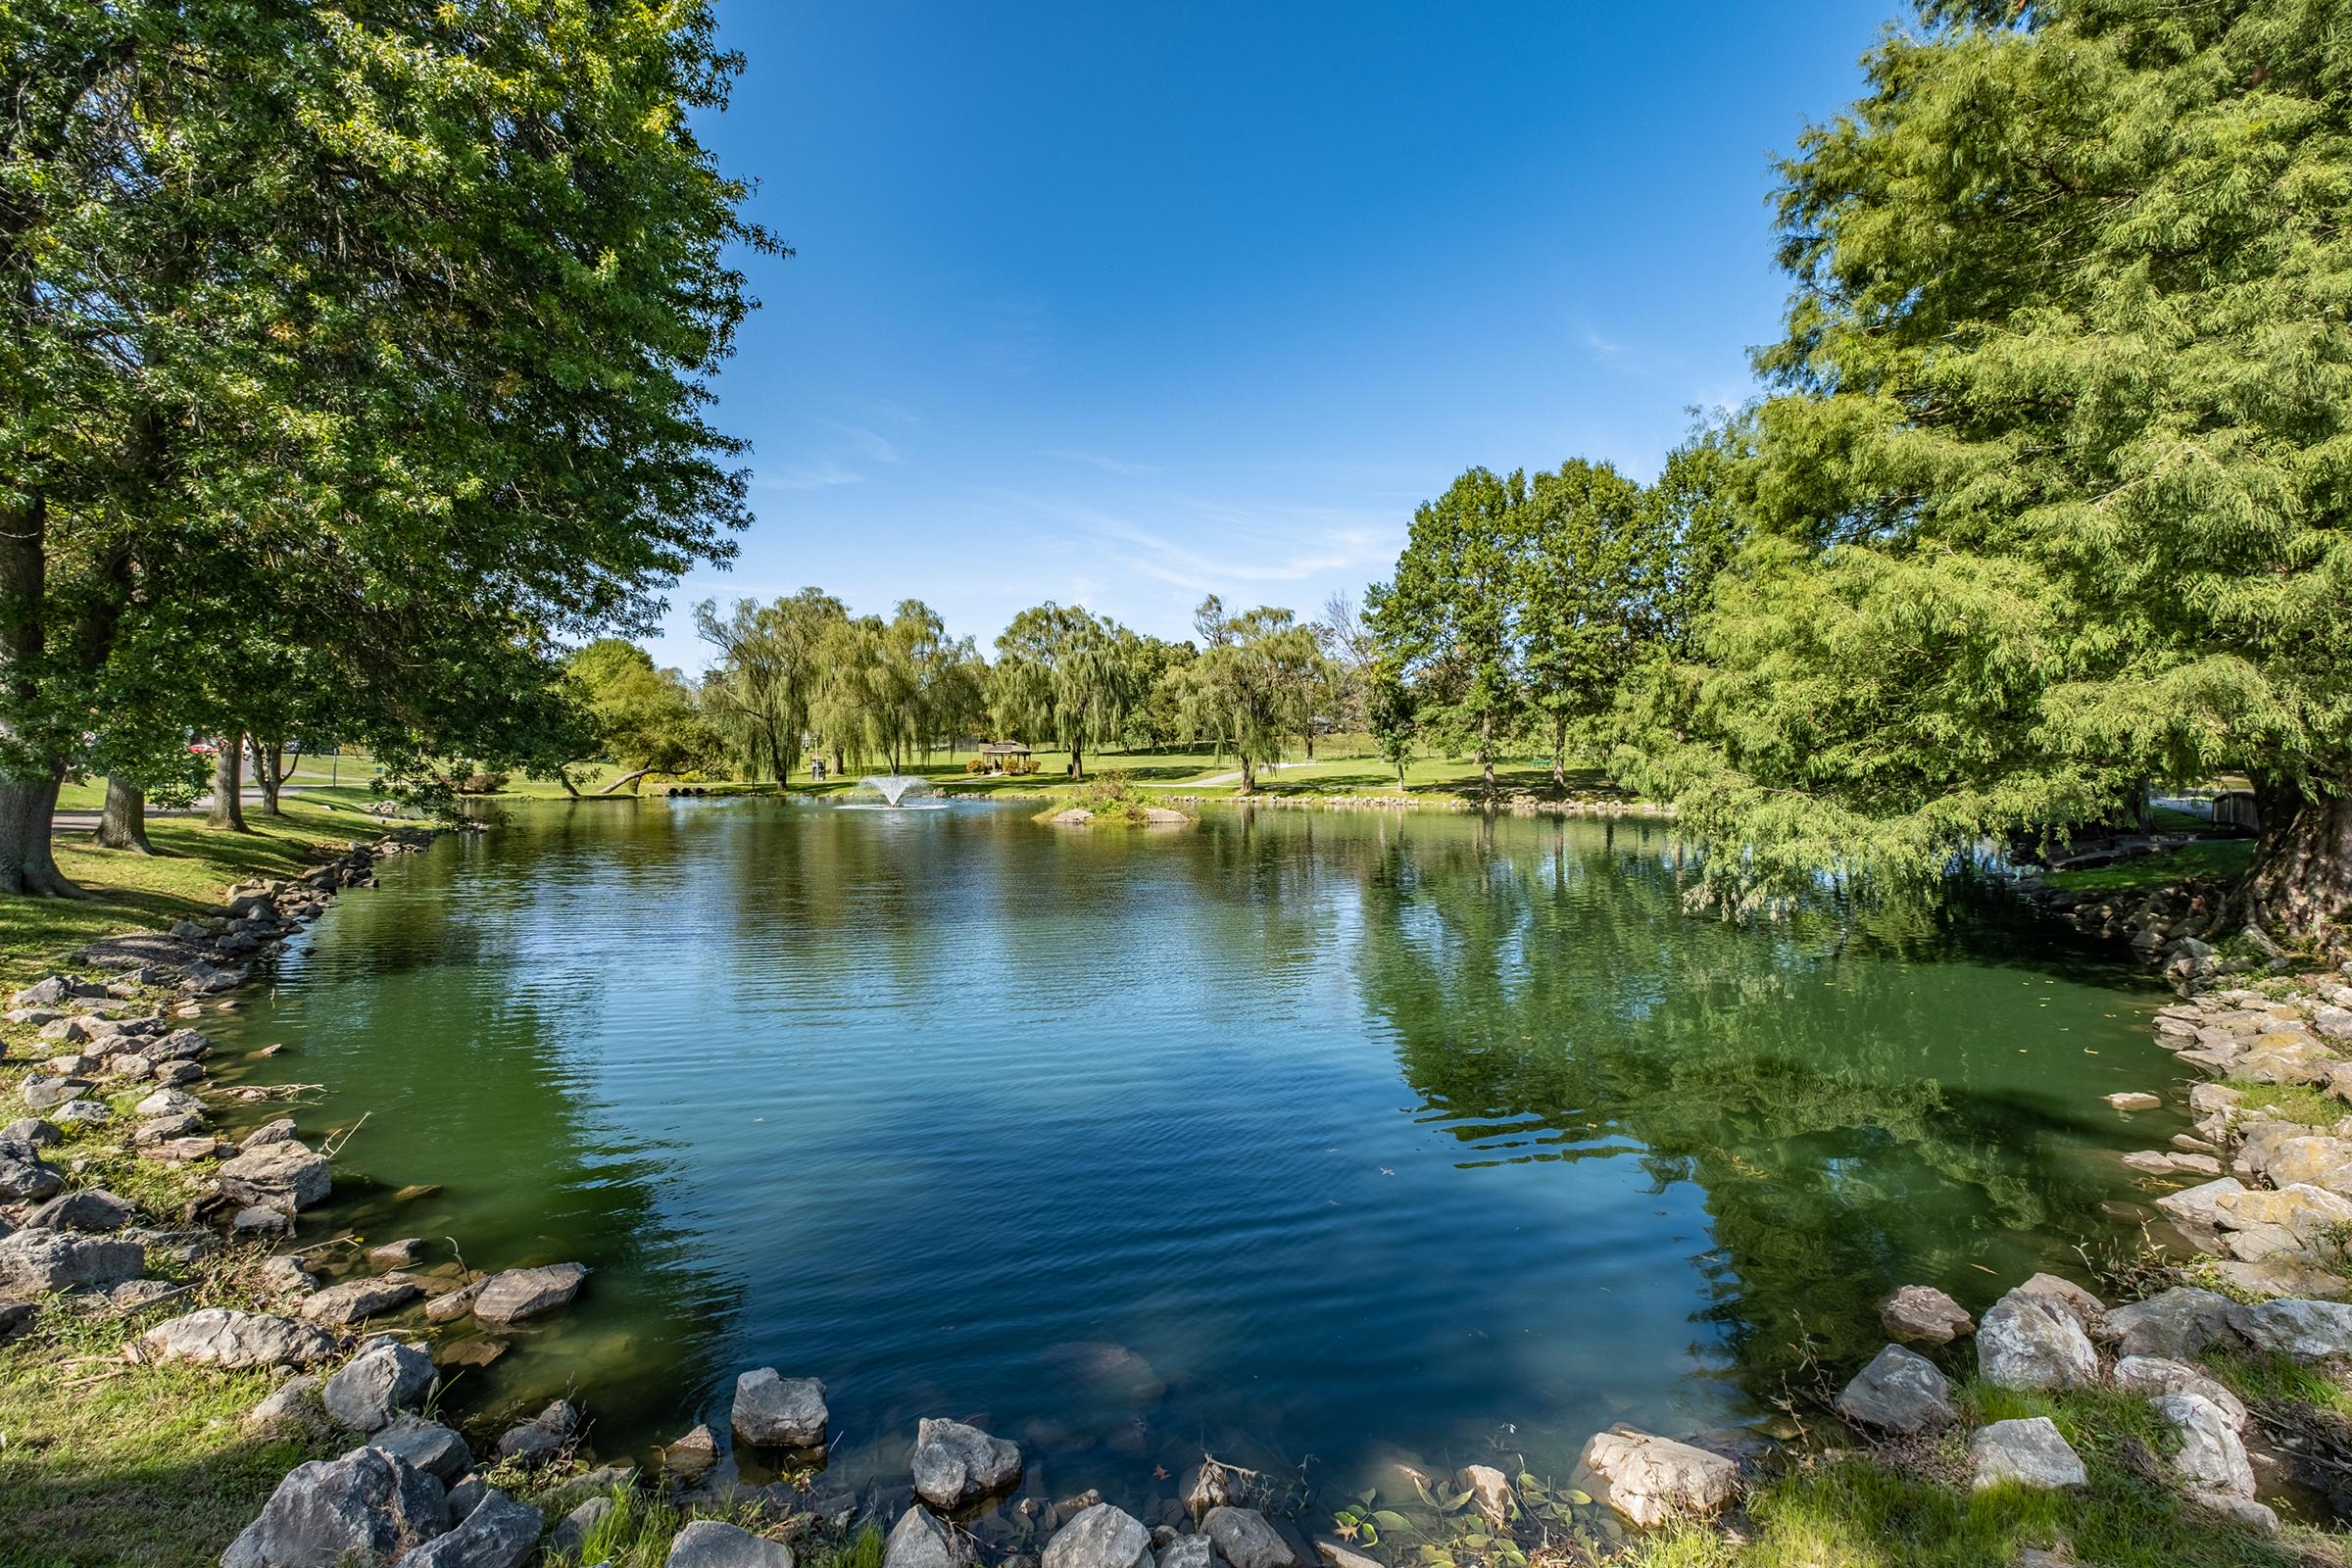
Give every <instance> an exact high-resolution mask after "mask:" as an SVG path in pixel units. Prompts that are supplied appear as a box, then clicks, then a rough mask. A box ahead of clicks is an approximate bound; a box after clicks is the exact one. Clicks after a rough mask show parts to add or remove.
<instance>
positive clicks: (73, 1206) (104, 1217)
mask: <svg viewBox="0 0 2352 1568" xmlns="http://www.w3.org/2000/svg"><path fill="white" fill-rule="evenodd" d="M137 1212H138V1210H137V1209H136V1208H135V1207H133V1206H132V1204H131V1201H130V1200H129V1199H127V1198H118V1197H116V1196H115V1195H114V1194H113V1193H110V1192H108V1191H107V1190H106V1189H105V1188H103V1187H92V1188H89V1189H86V1190H85V1191H82V1192H78V1193H68V1194H66V1195H65V1196H64V1197H62V1198H52V1199H51V1200H49V1201H47V1202H46V1203H43V1204H42V1205H41V1206H40V1207H38V1208H36V1209H34V1210H33V1211H32V1212H31V1213H29V1214H27V1215H25V1224H26V1225H27V1226H36V1225H37V1226H45V1227H47V1228H48V1229H50V1230H58V1231H119V1230H121V1229H122V1228H123V1226H124V1225H126V1224H128V1223H129V1222H130V1219H131V1216H132V1215H134V1214H136V1213H137Z"/></svg>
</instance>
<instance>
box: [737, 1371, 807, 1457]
mask: <svg viewBox="0 0 2352 1568" xmlns="http://www.w3.org/2000/svg"><path fill="white" fill-rule="evenodd" d="M826 1420H827V1412H826V1409H825V1386H824V1384H822V1383H820V1382H818V1381H817V1380H816V1379H815V1378H787V1377H780V1376H778V1375H777V1373H776V1369H775V1368H774V1367H772V1366H763V1367H759V1368H756V1369H754V1370H753V1371H750V1372H746V1373H744V1374H743V1375H742V1376H741V1377H739V1378H737V1379H736V1380H735V1408H734V1412H733V1414H732V1416H731V1417H730V1421H731V1423H732V1424H733V1426H734V1428H735V1436H736V1437H737V1438H738V1439H740V1440H742V1441H743V1442H744V1443H747V1444H749V1445H751V1446H753V1447H755V1448H814V1447H821V1446H823V1445H824V1441H825V1423H826Z"/></svg>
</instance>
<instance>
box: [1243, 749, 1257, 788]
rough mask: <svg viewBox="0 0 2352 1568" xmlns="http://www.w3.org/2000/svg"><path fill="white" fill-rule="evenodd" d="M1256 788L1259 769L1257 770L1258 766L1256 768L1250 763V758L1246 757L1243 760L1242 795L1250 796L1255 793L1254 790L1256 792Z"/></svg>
mask: <svg viewBox="0 0 2352 1568" xmlns="http://www.w3.org/2000/svg"><path fill="white" fill-rule="evenodd" d="M1256 788H1257V768H1256V766H1255V765H1254V764H1252V763H1251V762H1250V759H1249V758H1248V757H1244V758H1243V759H1242V789H1241V793H1242V794H1244V795H1248V794H1250V793H1251V792H1253V791H1254V790H1256Z"/></svg>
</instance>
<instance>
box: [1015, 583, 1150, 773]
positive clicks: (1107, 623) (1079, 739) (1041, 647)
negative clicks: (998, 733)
mask: <svg viewBox="0 0 2352 1568" xmlns="http://www.w3.org/2000/svg"><path fill="white" fill-rule="evenodd" d="M1136 670H1137V659H1136V638H1135V634H1134V633H1133V632H1130V631H1128V630H1127V629H1126V628H1125V627H1123V626H1121V625H1120V624H1119V623H1118V622H1116V621H1114V620H1112V619H1111V618H1110V617H1109V616H1107V615H1096V614H1091V613H1088V612H1087V611H1085V610H1084V609H1081V608H1080V607H1078V606H1076V605H1068V606H1064V605H1054V604H1046V605H1039V606H1037V607H1036V608H1035V609H1031V610H1024V611H1022V612H1021V613H1019V614H1017V615H1015V616H1013V617H1012V622H1011V624H1010V625H1008V626H1006V627H1005V630H1004V632H1003V634H1002V635H1000V636H999V637H998V638H997V665H996V669H995V670H994V672H993V676H992V680H991V684H990V694H989V706H990V708H992V709H993V710H994V711H995V712H996V715H997V720H998V722H999V723H1001V724H1003V725H1005V727H1006V728H1007V729H1008V730H1018V731H1020V732H1022V733H1023V734H1026V735H1027V736H1029V737H1030V738H1031V739H1032V741H1033V742H1034V741H1039V740H1050V741H1051V742H1052V743H1053V744H1054V746H1057V747H1059V748H1060V749H1062V750H1063V751H1066V752H1068V753H1069V754H1070V777H1072V778H1074V779H1082V778H1084V777H1086V753H1087V752H1088V751H1089V750H1091V749H1093V748H1095V747H1098V746H1102V745H1104V744H1106V743H1108V742H1109V741H1111V740H1112V739H1114V738H1115V737H1116V736H1117V735H1118V733H1119V727H1120V725H1121V723H1122V722H1123V721H1124V720H1125V718H1126V716H1127V709H1128V706H1129V705H1130V704H1131V703H1133V702H1134V701H1135V700H1136V698H1137V697H1138V696H1139V695H1140V693H1139V692H1138V691H1137V689H1136V685H1137V676H1136Z"/></svg>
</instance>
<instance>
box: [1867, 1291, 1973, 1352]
mask: <svg viewBox="0 0 2352 1568" xmlns="http://www.w3.org/2000/svg"><path fill="white" fill-rule="evenodd" d="M1879 1321H1880V1322H1881V1323H1884V1324H1885V1325H1886V1326H1887V1338H1888V1339H1890V1340H1896V1341H1899V1342H1901V1343H1903V1344H1905V1345H1949V1344H1950V1343H1951V1342H1952V1341H1953V1340H1955V1339H1958V1338H1959V1337H1960V1336H1961V1335H1963V1334H1969V1333H1973V1332H1975V1330H1976V1326H1977V1324H1976V1320H1975V1319H1974V1318H1972V1317H1970V1316H1969V1315H1968V1313H1967V1312H1966V1311H1964V1310H1962V1308H1961V1305H1960V1303H1959V1302H1958V1301H1955V1300H1953V1299H1951V1298H1950V1297H1948V1296H1946V1295H1944V1294H1943V1292H1941V1291H1939V1290H1937V1289H1936V1288H1935V1287H1934V1286H1932V1285H1906V1286H1904V1287H1903V1288H1902V1289H1901V1290H1899V1291H1897V1292H1895V1293H1894V1294H1893V1295H1892V1296H1890V1297H1888V1298H1887V1300H1886V1302H1885V1304H1883V1305H1882V1306H1880V1308H1879Z"/></svg>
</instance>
